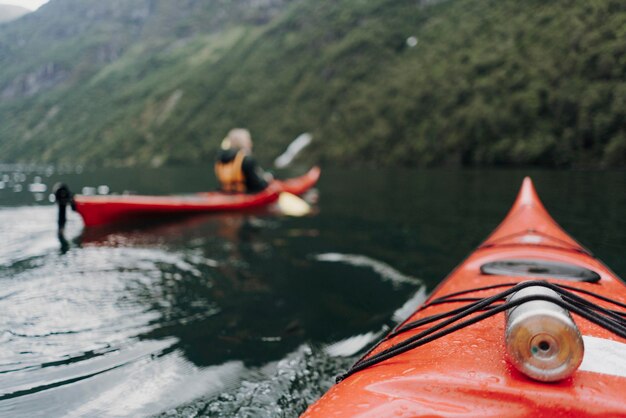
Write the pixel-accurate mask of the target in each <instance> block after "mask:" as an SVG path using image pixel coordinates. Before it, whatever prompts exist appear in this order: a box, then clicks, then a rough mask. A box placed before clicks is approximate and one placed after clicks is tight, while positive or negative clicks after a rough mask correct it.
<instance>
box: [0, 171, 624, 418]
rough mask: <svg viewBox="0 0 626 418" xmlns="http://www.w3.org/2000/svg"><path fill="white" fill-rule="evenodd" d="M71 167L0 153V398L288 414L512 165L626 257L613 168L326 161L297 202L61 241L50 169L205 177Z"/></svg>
mask: <svg viewBox="0 0 626 418" xmlns="http://www.w3.org/2000/svg"><path fill="white" fill-rule="evenodd" d="M76 171H77V170H76V169H72V170H62V171H59V170H57V169H51V168H47V167H14V166H0V186H1V187H0V239H1V243H0V313H1V315H0V416H12V417H18V416H25V417H26V416H27V417H34V416H44V417H55V416H145V415H159V414H162V415H164V416H172V417H178V416H185V417H189V416H211V417H213V416H215V417H280V416H284V417H292V416H297V415H298V414H299V413H300V412H302V411H303V410H304V408H306V406H307V405H308V404H309V403H310V402H312V401H314V400H315V399H317V398H318V397H319V396H321V394H322V393H323V392H324V391H325V390H326V389H327V388H328V387H329V386H330V385H331V383H332V380H333V378H334V376H335V375H336V374H337V373H339V372H340V371H341V370H342V369H344V368H346V367H347V366H348V365H349V364H350V363H351V362H352V361H353V360H354V358H355V355H356V354H357V353H358V352H359V351H360V350H362V349H363V347H365V346H367V345H368V344H369V343H370V342H371V341H373V340H374V339H376V338H378V337H379V336H380V335H381V334H382V333H384V332H385V331H386V330H387V329H388V328H389V327H391V326H393V325H394V324H395V323H396V322H398V321H400V320H401V319H403V318H404V317H405V316H406V315H408V313H410V312H411V311H412V309H414V307H415V305H416V304H417V303H419V301H420V300H422V299H423V297H424V293H425V292H426V291H428V290H429V289H431V288H432V287H433V286H434V285H436V284H437V283H438V282H439V281H440V280H441V279H442V278H443V277H444V276H445V275H446V274H447V273H448V272H449V271H450V270H451V269H452V268H453V267H454V266H455V265H456V264H458V263H459V262H460V261H461V260H462V259H463V258H464V257H465V256H466V255H467V254H468V253H469V252H470V251H471V250H472V249H473V247H475V246H476V245H477V244H479V243H480V241H481V240H482V239H483V238H485V236H486V235H487V234H488V233H489V232H490V231H491V230H492V229H493V228H494V227H495V226H496V225H497V224H498V222H499V221H500V220H501V219H502V218H503V217H504V215H505V213H506V211H507V209H508V208H509V206H510V204H511V203H512V201H513V199H514V197H515V194H516V192H517V188H518V187H519V185H520V183H521V180H522V178H523V176H524V175H526V174H529V175H531V176H532V177H533V179H534V180H535V183H536V185H537V188H538V191H539V193H540V195H541V196H542V198H543V200H544V203H545V204H546V206H547V207H548V209H549V210H550V211H551V213H552V214H553V215H554V217H555V218H556V219H557V220H558V221H559V222H560V223H561V225H562V226H564V227H565V228H566V229H567V230H568V231H569V232H570V233H571V234H572V235H574V236H575V237H576V238H577V239H579V241H581V242H582V243H583V244H585V245H586V246H587V247H589V248H590V249H591V250H592V251H593V252H594V253H595V254H596V255H597V256H598V257H599V258H601V259H602V260H604V261H605V262H606V264H608V265H609V266H610V267H612V268H613V269H614V270H615V271H616V272H617V273H618V274H619V275H621V276H622V277H623V276H624V275H625V273H626V257H624V254H625V253H626V173H624V172H566V171H497V170H476V171H444V170H436V171H410V170H398V171H391V170H387V171H366V170H354V171H349V170H336V169H335V170H332V169H326V170H323V173H322V179H321V181H320V183H319V187H318V189H319V203H318V204H317V213H316V214H314V215H312V216H309V217H305V218H287V217H283V216H280V215H278V214H276V213H275V212H272V211H264V212H259V213H255V214H252V215H250V214H249V215H238V214H231V215H228V214H225V215H216V216H200V217H194V218H189V219H183V220H178V221H176V222H169V223H162V224H151V225H142V227H141V228H131V229H128V228H126V229H122V230H119V229H118V230H115V229H108V230H88V231H83V228H82V223H81V221H80V219H79V217H78V216H77V215H76V214H71V216H70V221H69V225H68V228H67V233H66V238H67V241H60V240H59V239H58V237H57V235H56V230H55V228H56V225H55V216H56V212H55V207H54V206H52V204H51V203H49V201H48V195H49V194H50V190H51V186H52V184H54V183H55V182H56V181H58V180H59V179H63V180H65V181H66V182H68V183H69V184H70V186H71V187H72V188H73V189H74V190H75V191H80V190H82V189H83V187H91V188H94V189H95V190H96V191H97V188H98V186H107V187H108V189H109V191H110V192H117V193H121V192H124V191H126V190H130V191H135V192H141V193H157V194H165V193H172V192H181V193H182V192H185V193H187V192H196V191H201V190H206V189H209V188H212V187H213V186H214V183H213V180H212V179H211V173H210V170H209V169H207V168H205V167H195V168H184V169H182V168H181V169H159V170H115V171H114V170H100V171H89V170H78V171H79V172H76ZM298 171H300V172H302V171H304V170H303V168H301V169H300V170H298V169H297V168H296V169H293V172H298ZM284 174H285V175H288V174H290V173H284ZM291 174H293V173H291ZM36 177H39V178H36ZM32 184H35V186H32ZM44 189H45V190H44ZM86 191H88V192H89V191H94V190H90V189H87V190H86ZM100 191H101V192H104V191H106V188H100Z"/></svg>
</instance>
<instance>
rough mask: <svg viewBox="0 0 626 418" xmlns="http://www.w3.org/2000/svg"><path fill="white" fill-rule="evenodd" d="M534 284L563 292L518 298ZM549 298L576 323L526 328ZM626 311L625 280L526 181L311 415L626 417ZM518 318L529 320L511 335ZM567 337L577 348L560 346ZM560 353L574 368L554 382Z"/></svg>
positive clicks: (545, 312) (541, 313) (567, 344)
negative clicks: (490, 226) (528, 365)
mask: <svg viewBox="0 0 626 418" xmlns="http://www.w3.org/2000/svg"><path fill="white" fill-rule="evenodd" d="M530 284H537V285H538V287H539V288H541V289H546V288H548V292H552V293H554V292H555V290H556V293H559V295H560V296H559V297H557V298H553V297H552V296H545V294H543V293H542V292H539V293H540V294H541V296H538V297H537V300H535V301H532V300H528V301H527V302H523V303H535V304H537V303H538V304H539V305H540V307H539V308H538V310H537V309H536V307H532V306H531V305H530V304H528V305H522V304H518V305H516V306H512V305H514V304H515V303H519V302H520V301H519V300H518V301H517V302H515V297H513V296H512V295H513V294H514V293H513V292H515V291H517V290H518V289H522V288H525V286H527V285H530ZM535 287H537V286H535ZM529 288H531V287H526V289H529ZM507 292H508V294H506V293H507ZM560 292H563V294H561V293H560ZM521 293H522V292H520V293H519V294H521ZM518 299H519V298H518ZM522 299H523V298H522ZM550 301H553V302H555V303H556V302H558V304H561V305H564V306H568V307H569V308H568V311H564V309H563V308H562V307H561V306H556V305H555V304H554V303H552V302H550ZM507 303H508V304H510V307H507V305H505V304H507ZM546 303H548V304H551V306H552V308H555V309H556V310H560V312H558V314H559V315H561V318H564V320H565V321H567V318H569V320H572V319H573V322H572V324H573V323H575V325H573V326H574V327H575V328H577V330H576V331H575V332H574V333H570V334H567V335H568V337H567V338H564V339H560V338H561V337H562V335H559V334H558V332H561V331H563V329H559V330H558V332H557V335H556V336H550V335H548V334H545V333H542V332H543V331H540V332H538V333H535V334H533V335H530V336H529V335H526V334H524V333H525V332H526V331H528V332H531V331H533V330H532V329H530V328H532V326H534V325H533V324H534V323H533V324H531V323H530V322H529V321H530V319H529V318H531V316H528V315H526V313H525V312H524V311H523V310H522V308H521V307H522V306H528V307H530V311H533V310H534V311H535V312H534V313H537V312H538V313H539V315H538V316H537V315H535V317H538V318H539V319H540V322H541V321H544V322H545V320H546V318H548V319H550V318H552V316H551V315H552V314H551V313H550V310H549V309H548V310H543V311H542V308H541V307H542V306H543V307H545V306H546V305H545V304H546ZM542 304H543V305H542ZM552 308H550V309H552ZM515 309H518V311H517V313H513V312H514V310H515ZM625 311H626V286H625V285H624V283H623V282H622V281H621V280H620V279H619V278H618V277H617V276H616V275H615V274H614V273H613V272H611V271H610V270H609V269H608V268H607V267H606V266H604V265H603V264H602V263H601V262H600V261H599V260H597V259H596V258H594V257H593V256H592V254H591V253H590V252H589V251H588V250H586V249H585V248H583V247H582V246H581V245H580V244H579V243H577V242H576V241H575V240H574V239H573V238H571V237H570V236H569V235H568V234H567V233H566V232H565V231H564V230H563V229H561V228H560V227H559V225H558V224H557V223H556V222H555V221H554V220H553V219H552V218H551V217H550V215H549V214H548V212H547V211H546V209H545V208H544V206H543V204H542V203H541V201H540V200H539V197H538V196H537V193H536V192H535V189H534V187H533V184H532V182H531V180H530V179H529V178H526V179H525V180H524V183H523V185H522V188H521V191H520V192H519V195H518V197H517V199H516V201H515V204H514V205H513V207H512V209H511V210H510V212H509V214H508V215H507V217H506V218H505V219H504V221H503V222H502V223H501V224H500V226H498V228H496V230H495V231H494V232H493V233H492V234H491V235H490V236H489V237H488V238H487V240H486V241H485V242H484V243H483V244H482V245H480V246H479V247H478V248H477V249H476V250H475V251H474V252H473V253H472V254H471V255H470V256H469V257H468V258H467V259H466V260H465V261H464V262H463V263H462V264H461V265H460V266H458V267H457V268H456V269H455V270H454V271H453V272H452V273H451V274H450V275H449V276H448V277H447V278H446V279H445V280H444V281H443V282H442V283H441V284H440V285H439V286H438V287H437V288H436V289H435V291H434V292H433V293H432V295H430V297H429V298H428V300H426V301H425V303H424V304H423V305H422V306H421V307H420V308H419V309H418V310H417V311H416V312H414V313H413V314H412V315H411V316H410V317H409V318H408V319H407V320H406V321H405V322H404V323H403V324H400V325H399V326H398V327H397V328H396V329H395V330H394V331H393V332H392V333H391V334H389V335H388V336H387V337H385V338H384V339H383V340H382V341H380V342H379V343H378V344H377V345H376V346H375V347H374V348H373V349H372V350H370V352H368V353H367V354H366V355H365V356H364V357H363V358H362V359H361V360H359V362H357V364H355V366H353V368H352V369H351V370H350V371H348V372H347V373H346V374H344V375H343V376H342V378H343V380H341V381H340V382H339V383H338V384H336V385H335V386H333V387H332V388H331V389H330V390H329V391H328V392H327V393H326V394H325V395H324V396H323V397H322V398H321V399H320V400H319V401H317V402H316V403H315V404H313V405H311V406H310V407H309V408H308V410H307V411H306V412H305V413H304V415H303V417H306V418H313V417H433V416H444V417H479V416H480V417H530V416H532V417H554V416H567V417H578V416H603V417H616V416H626V397H625V394H626V389H625V388H626V339H625V338H624V329H625V326H624V323H625V322H624V318H625V317H626V314H624V312H625ZM520 312H522V313H524V315H520V314H519V313H520ZM570 313H571V314H572V315H571V316H570ZM600 313H601V314H600ZM596 314H597V315H596ZM521 316H524V317H523V318H522V319H523V320H525V321H527V322H526V325H528V324H531V325H532V326H531V325H528V326H527V327H526V329H524V328H522V332H521V333H520V332H518V333H517V334H514V333H513V332H512V328H513V327H514V324H513V323H512V322H511V321H515V320H517V319H520V317H521ZM557 316H558V315H557ZM598 317H602V318H601V319H598ZM607 318H608V319H607ZM567 326H569V325H567ZM563 327H565V326H563ZM529 329H530V331H529ZM517 331H519V329H518V330H517ZM567 331H568V332H569V331H570V330H569V328H568V329H567ZM527 337H528V338H527ZM524 338H527V339H524ZM510 339H513V341H511V340H510ZM515 339H517V340H515ZM578 342H580V343H581V346H580V347H578V346H576V344H577V343H578ZM516 344H517V345H516ZM559 344H560V345H561V346H560V349H561V351H564V352H566V353H565V355H567V356H570V357H567V358H565V357H563V356H561V354H560V352H553V351H552V350H553V349H554V348H555V347H557V348H559V347H558V345H559ZM520 346H521V347H522V349H525V350H526V353H525V354H524V355H526V356H527V358H526V359H525V360H528V359H529V358H530V360H529V361H532V360H533V358H534V359H539V360H540V361H543V360H546V361H544V363H542V364H540V365H539V368H538V369H537V370H538V372H539V376H533V374H532V373H528V374H527V373H525V372H524V370H523V368H520V367H519V365H516V363H515V353H511V352H510V350H515V349H516V347H517V348H519V347H520ZM583 346H584V348H583ZM511 347H513V348H511ZM507 348H509V352H507ZM583 353H584V354H583ZM517 354H519V353H517ZM561 357H563V358H564V361H565V362H568V361H569V363H570V365H571V366H572V367H571V368H570V370H567V371H565V372H566V373H562V374H560V375H558V376H557V377H556V379H552V378H551V376H548V375H547V374H546V372H547V371H549V370H544V368H547V367H548V366H546V364H547V363H549V362H554V361H560V360H563V358H561ZM525 360H524V359H522V361H525ZM555 370H556V369H555ZM556 371H557V372H559V373H561V372H564V370H563V369H559V370H556ZM552 377H554V376H552ZM546 380H553V381H549V382H547V381H546Z"/></svg>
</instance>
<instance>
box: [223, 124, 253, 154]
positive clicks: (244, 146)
mask: <svg viewBox="0 0 626 418" xmlns="http://www.w3.org/2000/svg"><path fill="white" fill-rule="evenodd" d="M222 148H223V149H228V148H235V149H241V150H244V151H247V152H251V151H252V137H251V136H250V131H248V130H247V129H242V128H235V129H231V130H230V132H228V135H226V138H224V140H223V141H222Z"/></svg>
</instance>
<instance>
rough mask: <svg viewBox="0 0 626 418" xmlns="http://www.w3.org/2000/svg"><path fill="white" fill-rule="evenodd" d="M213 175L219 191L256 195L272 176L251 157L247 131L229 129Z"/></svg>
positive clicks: (249, 137) (250, 144)
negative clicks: (218, 184)
mask: <svg viewBox="0 0 626 418" xmlns="http://www.w3.org/2000/svg"><path fill="white" fill-rule="evenodd" d="M215 175H216V176H217V179H218V181H219V182H220V189H221V190H222V191H224V192H230V193H257V192H260V191H261V190H263V189H265V188H266V187H267V186H268V184H269V182H270V181H271V180H272V176H271V174H269V173H266V172H264V171H263V169H261V167H260V166H259V165H258V164H257V162H256V161H255V159H254V158H253V157H252V137H251V136H250V132H249V131H248V130H247V129H241V128H236V129H231V130H230V132H228V135H226V138H224V140H223V141H222V149H221V150H220V152H219V154H218V156H217V161H216V163H215Z"/></svg>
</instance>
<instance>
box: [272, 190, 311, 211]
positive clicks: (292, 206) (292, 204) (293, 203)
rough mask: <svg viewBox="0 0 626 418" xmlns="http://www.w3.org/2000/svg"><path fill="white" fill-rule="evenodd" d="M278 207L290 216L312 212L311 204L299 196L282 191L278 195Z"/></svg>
mask: <svg viewBox="0 0 626 418" xmlns="http://www.w3.org/2000/svg"><path fill="white" fill-rule="evenodd" d="M278 207H279V208H280V210H281V211H282V212H283V213H284V214H285V215H288V216H304V215H308V214H309V213H310V212H311V206H310V205H309V204H308V203H307V202H305V201H304V200H302V199H301V198H299V197H298V196H296V195H294V194H291V193H287V192H282V193H281V194H280V196H278Z"/></svg>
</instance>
